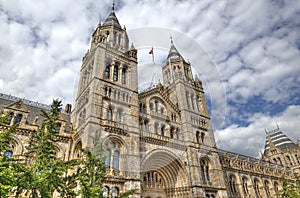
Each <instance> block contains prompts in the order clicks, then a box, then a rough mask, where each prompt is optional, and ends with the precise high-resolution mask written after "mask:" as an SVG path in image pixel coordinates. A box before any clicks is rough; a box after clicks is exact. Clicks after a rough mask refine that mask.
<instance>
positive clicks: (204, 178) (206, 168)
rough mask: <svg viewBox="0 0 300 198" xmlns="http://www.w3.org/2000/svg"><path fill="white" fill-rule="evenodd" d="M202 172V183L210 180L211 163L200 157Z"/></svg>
mask: <svg viewBox="0 0 300 198" xmlns="http://www.w3.org/2000/svg"><path fill="white" fill-rule="evenodd" d="M200 173H201V179H202V183H204V184H206V183H207V182H210V175H209V163H208V160H207V159H200Z"/></svg>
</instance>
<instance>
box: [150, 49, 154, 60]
mask: <svg viewBox="0 0 300 198" xmlns="http://www.w3.org/2000/svg"><path fill="white" fill-rule="evenodd" d="M149 54H151V55H152V62H153V63H154V53H153V46H152V48H151V49H150V51H149Z"/></svg>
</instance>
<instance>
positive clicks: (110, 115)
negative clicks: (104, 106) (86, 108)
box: [107, 108, 112, 121]
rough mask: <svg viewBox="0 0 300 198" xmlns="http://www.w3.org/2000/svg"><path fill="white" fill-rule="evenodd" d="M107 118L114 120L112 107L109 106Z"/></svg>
mask: <svg viewBox="0 0 300 198" xmlns="http://www.w3.org/2000/svg"><path fill="white" fill-rule="evenodd" d="M107 119H108V120H109V121H112V109H111V108H108V110H107Z"/></svg>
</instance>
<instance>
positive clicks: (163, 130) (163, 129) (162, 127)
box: [160, 126, 165, 136]
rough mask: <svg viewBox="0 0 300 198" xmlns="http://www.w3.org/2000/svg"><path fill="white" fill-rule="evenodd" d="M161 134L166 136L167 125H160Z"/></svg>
mask: <svg viewBox="0 0 300 198" xmlns="http://www.w3.org/2000/svg"><path fill="white" fill-rule="evenodd" d="M160 135H161V136H164V135H165V126H161V127H160Z"/></svg>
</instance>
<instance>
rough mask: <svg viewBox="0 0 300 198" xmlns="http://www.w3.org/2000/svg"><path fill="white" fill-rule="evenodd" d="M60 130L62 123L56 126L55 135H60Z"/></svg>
mask: <svg viewBox="0 0 300 198" xmlns="http://www.w3.org/2000/svg"><path fill="white" fill-rule="evenodd" d="M60 128H61V123H60V122H59V123H56V126H55V134H59V132H60Z"/></svg>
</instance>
